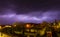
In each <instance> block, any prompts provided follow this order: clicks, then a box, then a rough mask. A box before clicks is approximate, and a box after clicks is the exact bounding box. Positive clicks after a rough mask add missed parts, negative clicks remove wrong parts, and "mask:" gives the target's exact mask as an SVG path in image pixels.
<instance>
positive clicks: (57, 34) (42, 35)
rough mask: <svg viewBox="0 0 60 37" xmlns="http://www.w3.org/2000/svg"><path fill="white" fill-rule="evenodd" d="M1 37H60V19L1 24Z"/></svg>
mask: <svg viewBox="0 0 60 37" xmlns="http://www.w3.org/2000/svg"><path fill="white" fill-rule="evenodd" d="M0 34H1V35H0V37H60V21H56V20H55V21H54V22H53V23H48V22H45V21H44V22H42V23H38V24H35V23H23V22H15V23H13V24H12V25H0Z"/></svg>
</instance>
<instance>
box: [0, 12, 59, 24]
mask: <svg viewBox="0 0 60 37" xmlns="http://www.w3.org/2000/svg"><path fill="white" fill-rule="evenodd" d="M58 14H59V13H58V12H54V11H47V12H45V13H42V14H41V15H40V16H39V13H37V14H36V13H35V14H32V13H31V14H30V13H29V14H19V15H17V14H16V13H10V14H4V15H0V21H2V20H4V21H5V22H7V23H8V22H9V23H10V22H16V21H18V22H32V23H40V22H43V21H52V20H55V19H58ZM34 15H35V16H34ZM37 16H38V17H37ZM4 21H3V22H4Z"/></svg>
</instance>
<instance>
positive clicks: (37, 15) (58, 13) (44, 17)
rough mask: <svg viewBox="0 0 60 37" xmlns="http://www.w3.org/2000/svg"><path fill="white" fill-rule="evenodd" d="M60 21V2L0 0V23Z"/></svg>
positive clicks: (46, 0) (52, 0)
mask: <svg viewBox="0 0 60 37" xmlns="http://www.w3.org/2000/svg"><path fill="white" fill-rule="evenodd" d="M55 19H56V20H60V0H40V1H38V0H35V1H34V0H32V1H31V0H0V23H1V24H10V23H13V22H16V21H17V22H32V23H40V22H43V21H47V22H52V21H54V20H55Z"/></svg>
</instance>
